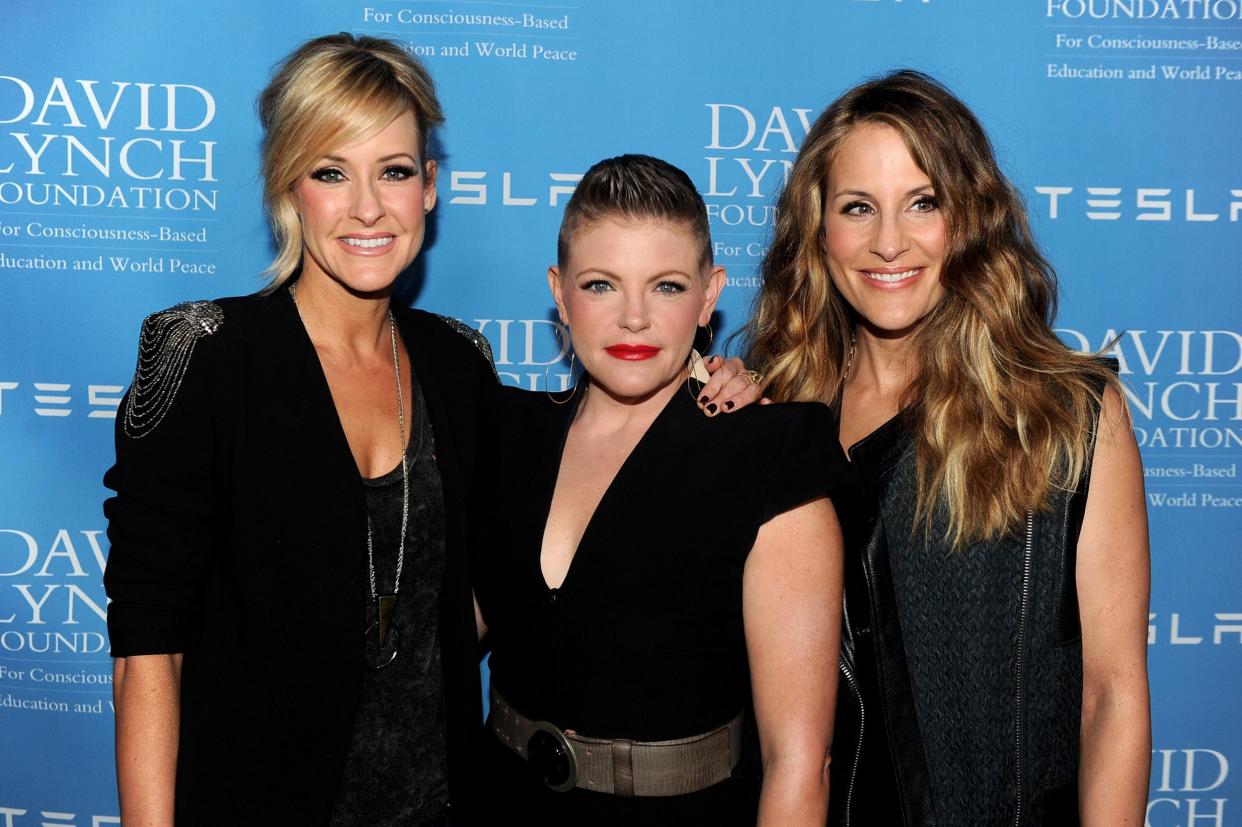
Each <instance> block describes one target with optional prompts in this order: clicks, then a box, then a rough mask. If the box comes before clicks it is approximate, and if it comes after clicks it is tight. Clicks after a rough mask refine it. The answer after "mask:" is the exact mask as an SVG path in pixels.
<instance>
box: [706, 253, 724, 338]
mask: <svg viewBox="0 0 1242 827" xmlns="http://www.w3.org/2000/svg"><path fill="white" fill-rule="evenodd" d="M726 282H727V277H726V274H725V268H724V267H721V266H720V265H719V264H717V265H715V266H713V267H712V269H711V272H710V273H708V274H707V290H706V292H705V294H704V296H703V312H702V313H700V314H699V327H703V326H704V325H706V324H707V323H708V322H709V321H711V318H712V313H714V312H716V302H717V301H719V300H720V293H721V292H722V291H723V290H724V289H725V283H726Z"/></svg>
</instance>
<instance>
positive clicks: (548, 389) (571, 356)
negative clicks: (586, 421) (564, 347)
mask: <svg viewBox="0 0 1242 827" xmlns="http://www.w3.org/2000/svg"><path fill="white" fill-rule="evenodd" d="M565 332H566V333H568V332H569V325H565ZM575 356H577V354H576V353H575V352H574V350H573V345H572V344H571V345H570V350H569V378H570V379H573V378H574V357H575ZM551 369H552V365H551V364H548V365H546V366H545V367H544V369H543V392H544V393H546V394H547V395H548V401H549V402H551V403H552V404H553V405H568V404H569V402H570V400H572V399H573V398H574V394H575V393H577V392H578V383H577V382H574V386H573V387H572V388H570V389H569V396H566V397H565V398H564V399H562V400H560V401H557V398H556V397H555V396H553V395H552V390H551V387H550V384H549V382H548V373H549V371H550V370H551Z"/></svg>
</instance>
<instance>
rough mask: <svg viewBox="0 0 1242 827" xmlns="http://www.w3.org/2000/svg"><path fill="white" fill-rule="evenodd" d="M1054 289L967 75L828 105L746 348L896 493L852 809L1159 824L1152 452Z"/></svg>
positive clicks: (873, 606) (853, 713)
mask: <svg viewBox="0 0 1242 827" xmlns="http://www.w3.org/2000/svg"><path fill="white" fill-rule="evenodd" d="M1055 311H1056V277H1055V274H1054V272H1053V270H1052V268H1051V267H1050V265H1049V264H1048V262H1047V261H1046V260H1045V259H1044V258H1043V257H1042V256H1041V254H1040V252H1039V250H1038V249H1037V247H1036V244H1035V242H1034V239H1033V237H1032V235H1031V231H1030V229H1029V227H1028V224H1027V221H1026V216H1025V212H1024V209H1023V206H1022V203H1021V200H1020V198H1019V196H1018V195H1017V193H1016V192H1015V191H1014V189H1013V187H1012V185H1011V184H1010V183H1009V182H1008V181H1007V180H1006V178H1005V176H1004V174H1003V173H1002V172H1001V171H1000V169H999V168H998V166H997V163H996V160H995V158H994V156H993V153H992V149H991V145H990V142H989V141H988V138H987V135H986V134H985V133H984V131H983V129H982V127H981V126H980V125H979V122H978V121H977V119H976V118H975V117H974V115H973V114H972V113H971V112H970V110H969V109H968V108H967V107H966V106H965V105H964V104H963V103H962V102H961V101H960V100H959V99H957V98H956V97H955V96H954V95H953V94H952V93H950V92H949V91H948V90H946V89H945V88H944V87H943V86H941V85H940V84H939V83H937V82H936V81H934V80H932V79H931V78H929V77H927V76H925V75H922V74H919V73H917V72H911V71H901V72H895V73H893V74H890V75H887V76H884V77H881V78H879V79H876V80H873V81H870V82H867V83H863V84H861V85H859V86H856V87H854V88H853V89H851V90H849V91H848V92H846V93H845V94H844V95H842V96H841V97H840V98H838V99H837V100H836V101H835V102H834V103H832V104H831V105H830V106H829V107H828V109H827V110H826V111H825V112H824V113H823V114H822V115H821V116H820V117H819V119H818V120H817V121H816V122H815V124H814V126H813V127H812V129H811V130H810V132H809V133H808V135H807V138H806V141H805V142H804V143H803V146H802V149H801V153H800V155H799V156H798V160H797V162H796V163H795V165H794V167H793V169H792V170H791V173H790V176H789V179H788V182H787V184H786V187H785V190H784V192H783V194H782V196H781V200H780V204H779V207H778V219H777V226H776V232H775V238H774V240H773V243H772V245H771V247H770V249H769V252H768V254H767V257H766V259H765V261H764V287H763V290H762V294H761V296H760V298H759V302H758V307H757V310H756V313H755V316H754V318H753V319H752V321H751V323H750V327H749V330H748V333H749V339H750V344H751V348H750V357H749V360H748V361H749V362H751V363H752V365H753V366H755V367H758V368H760V369H762V370H764V371H765V372H766V374H767V393H768V395H769V396H771V397H772V398H773V399H775V400H780V401H786V400H819V401H823V402H827V403H829V404H831V405H832V406H833V407H834V408H835V409H836V410H837V412H838V415H839V421H840V426H839V433H838V434H837V435H836V436H837V438H838V439H839V440H840V442H841V444H842V446H843V447H845V448H846V450H847V451H848V452H849V455H850V459H851V460H852V462H853V464H854V466H855V468H856V469H857V471H858V472H859V474H860V476H861V477H862V479H863V482H864V484H865V486H866V488H867V490H868V493H869V494H870V495H871V496H872V497H874V499H875V503H876V506H877V512H876V513H875V514H874V515H873V519H871V520H867V519H862V520H856V521H855V526H856V528H855V530H856V531H859V532H861V533H862V536H860V537H859V542H856V543H847V546H846V547H847V549H848V548H858V549H860V550H861V552H860V553H859V554H857V555H854V556H849V555H847V557H848V559H847V562H846V574H845V576H846V607H847V608H846V622H845V625H844V629H843V632H842V658H841V660H842V662H841V669H842V673H843V681H842V690H841V692H840V693H839V695H838V697H839V699H840V700H839V702H838V721H837V725H836V743H835V745H834V750H833V752H834V757H835V760H834V761H833V765H832V767H833V773H834V777H833V789H834V795H833V801H832V804H833V811H834V812H833V815H832V819H831V820H833V821H834V822H836V823H848V822H849V821H850V819H851V818H852V819H853V820H854V821H855V822H861V823H886V824H887V823H894V824H900V823H906V824H913V823H919V824H930V823H940V824H1020V825H1021V824H1074V823H1079V821H1081V822H1082V823H1087V824H1109V825H1113V824H1142V823H1143V816H1144V804H1145V801H1146V791H1147V776H1148V765H1149V758H1150V720H1149V719H1150V713H1149V701H1148V688H1147V675H1146V625H1147V599H1148V591H1149V585H1148V580H1149V562H1148V549H1147V524H1146V514H1145V509H1144V502H1143V488H1142V468H1141V462H1140V459H1139V454H1138V449H1137V446H1136V444H1135V440H1134V437H1133V434H1132V432H1131V430H1130V428H1129V420H1128V417H1127V413H1126V409H1125V404H1124V401H1123V397H1122V394H1121V393H1120V390H1119V386H1118V383H1117V381H1116V377H1115V375H1114V372H1113V368H1112V366H1110V365H1109V364H1108V363H1107V362H1106V361H1104V360H1101V359H1099V358H1097V357H1094V356H1090V355H1084V354H1079V353H1075V352H1073V351H1071V350H1070V349H1069V348H1067V347H1066V346H1065V345H1064V344H1062V343H1061V342H1060V341H1059V340H1058V339H1057V337H1056V335H1055V334H1054V333H1053V330H1052V320H1053V318H1054V316H1055ZM1088 483H1090V484H1089V485H1088ZM847 529H848V526H847ZM867 532H870V536H866V533H867ZM886 548H887V550H886Z"/></svg>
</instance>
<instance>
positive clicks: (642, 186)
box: [556, 155, 712, 270]
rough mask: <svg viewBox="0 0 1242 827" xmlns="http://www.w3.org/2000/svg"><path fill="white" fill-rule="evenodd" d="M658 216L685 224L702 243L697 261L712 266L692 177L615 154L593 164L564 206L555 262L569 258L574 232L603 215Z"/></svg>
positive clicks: (647, 157) (656, 162)
mask: <svg viewBox="0 0 1242 827" xmlns="http://www.w3.org/2000/svg"><path fill="white" fill-rule="evenodd" d="M614 217H620V218H629V219H644V218H646V219H656V220H660V221H676V222H681V223H684V224H686V225H688V227H689V229H690V231H691V232H692V233H693V234H694V239H695V241H697V242H698V243H699V245H700V248H701V249H700V252H699V264H700V266H701V267H703V268H704V270H706V269H707V268H708V267H710V266H711V264H712V237H711V229H710V227H709V226H708V223H707V207H706V206H705V205H704V204H703V196H701V195H699V191H698V190H697V189H696V188H695V186H694V182H693V181H691V180H690V176H689V175H686V173H684V172H682V171H681V170H680V169H678V168H677V167H675V166H673V165H672V164H670V163H668V162H667V161H662V160H660V159H659V158H653V157H651V156H650V155H618V156H617V157H616V158H608V159H606V160H603V161H600V162H599V163H597V164H595V165H594V166H593V167H591V168H590V169H589V170H587V172H586V175H584V176H583V177H582V181H580V182H579V183H578V187H577V189H575V190H574V194H573V195H572V196H571V197H570V199H569V203H568V204H566V205H565V215H564V216H563V217H562V218H561V232H560V235H559V236H558V238H557V240H556V258H557V263H558V264H559V265H560V266H561V267H562V268H563V267H565V266H566V264H567V263H568V261H569V248H570V245H571V244H572V243H573V240H574V236H575V235H576V234H577V233H578V232H579V231H580V230H582V229H583V228H584V227H588V226H591V225H593V224H596V223H598V222H600V221H602V220H603V219H605V218H614Z"/></svg>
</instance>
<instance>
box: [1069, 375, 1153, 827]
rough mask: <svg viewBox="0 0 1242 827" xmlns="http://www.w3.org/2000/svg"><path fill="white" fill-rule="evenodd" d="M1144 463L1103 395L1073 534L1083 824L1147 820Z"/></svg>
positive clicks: (1110, 391)
mask: <svg viewBox="0 0 1242 827" xmlns="http://www.w3.org/2000/svg"><path fill="white" fill-rule="evenodd" d="M1150 570H1151V563H1150V559H1149V554H1148V539H1147V508H1146V501H1145V495H1144V491H1143V463H1142V459H1141V458H1140V456H1139V450H1138V445H1137V443H1136V442H1135V439H1134V432H1133V431H1132V430H1131V427H1130V418H1129V415H1128V412H1127V411H1126V405H1125V401H1124V399H1123V398H1122V396H1121V393H1120V392H1119V391H1118V390H1117V389H1116V388H1114V387H1109V388H1107V389H1106V390H1105V393H1104V399H1103V404H1102V408H1101V411H1100V423H1099V427H1098V429H1097V434H1096V444H1095V456H1094V458H1093V460H1092V468H1091V485H1090V490H1089V492H1088V494H1087V506H1086V511H1085V513H1084V516H1083V523H1082V531H1081V532H1080V534H1079V538H1078V561H1077V569H1076V575H1077V583H1078V604H1079V617H1080V620H1081V624H1082V658H1083V707H1082V758H1081V763H1080V768H1079V799H1080V801H1079V809H1080V812H1081V814H1082V818H1083V823H1084V824H1087V825H1094V824H1109V825H1113V824H1134V825H1141V824H1143V819H1144V816H1145V807H1146V802H1147V784H1148V773H1149V769H1150V763H1151V711H1150V701H1149V697H1148V686H1147V623H1148V619H1147V609H1148V596H1149V593H1150Z"/></svg>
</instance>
